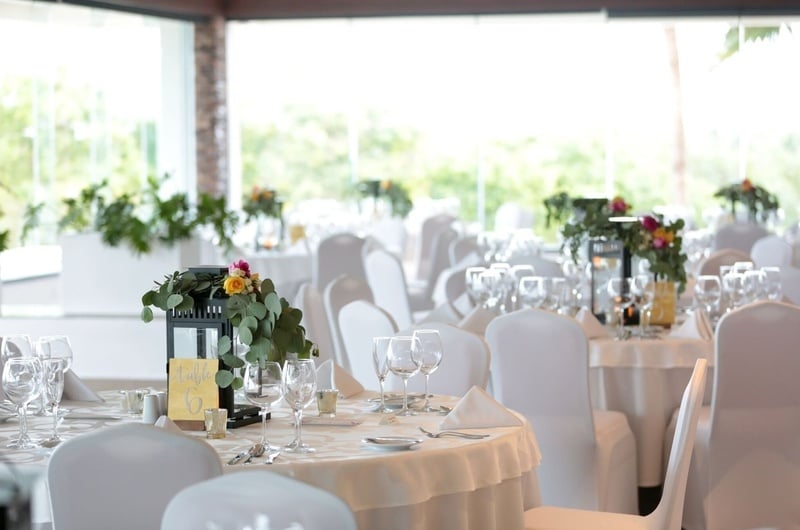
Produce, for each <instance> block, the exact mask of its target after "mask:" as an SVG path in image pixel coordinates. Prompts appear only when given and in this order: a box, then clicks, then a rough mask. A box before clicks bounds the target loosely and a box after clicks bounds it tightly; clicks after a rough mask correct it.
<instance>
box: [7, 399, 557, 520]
mask: <svg viewBox="0 0 800 530" xmlns="http://www.w3.org/2000/svg"><path fill="white" fill-rule="evenodd" d="M103 395H104V396H105V397H107V398H109V400H108V402H107V403H105V404H95V405H87V404H84V403H81V404H69V406H70V408H71V409H72V410H73V411H74V413H81V412H84V413H92V414H107V413H114V414H119V410H120V409H119V407H120V405H119V403H118V400H117V399H116V397H115V393H114V392H106V393H103ZM446 402H448V403H450V404H452V403H453V400H452V399H449V400H446ZM366 409H367V406H366V402H365V401H364V400H363V399H354V400H344V401H343V402H340V405H339V411H340V414H339V417H340V418H359V419H362V420H363V423H362V424H361V425H358V426H356V427H341V426H327V425H308V426H304V429H303V439H304V441H306V442H307V443H309V444H311V445H312V446H313V447H315V448H316V449H317V452H316V453H315V454H313V455H292V454H286V453H285V454H283V455H281V456H280V457H279V458H278V460H277V461H276V463H275V464H273V465H272V466H271V467H270V469H271V470H272V471H275V472H278V473H282V474H285V475H287V476H291V477H294V478H297V479H299V480H302V481H304V482H308V483H310V484H313V485H316V486H318V487H321V488H324V489H327V490H329V491H331V492H333V493H335V494H336V495H338V496H339V497H341V498H342V499H343V500H344V501H345V502H347V504H348V505H349V506H350V507H351V508H352V509H353V511H354V512H355V515H356V519H357V521H358V525H359V529H361V530H368V529H373V528H374V529H388V530H391V529H398V530H400V529H431V530H433V529H446V528H452V529H459V530H460V529H475V530H492V529H498V530H499V529H513V528H522V527H523V523H522V514H523V511H524V510H527V509H529V508H532V507H534V506H536V505H538V504H540V502H541V501H540V497H539V489H538V483H537V480H536V467H537V465H538V463H539V451H538V447H537V445H536V439H535V437H534V435H533V431H532V430H531V428H530V424H528V423H527V422H525V423H524V425H523V426H522V427H504V428H495V429H480V432H487V433H490V434H491V436H490V437H489V438H487V439H484V440H464V439H459V438H440V439H429V438H426V437H424V436H423V435H422V434H421V433H420V432H419V430H418V426H420V425H422V426H427V427H429V428H431V429H436V428H437V427H438V424H439V422H440V421H441V419H442V416H438V415H430V414H424V415H419V416H415V417H411V418H399V419H398V420H397V421H396V422H393V423H387V424H381V420H382V418H384V416H382V415H379V414H374V413H370V412H366ZM308 413H309V414H311V415H315V410H314V408H313V406H312V407H310V408H309V409H308ZM123 421H132V420H131V419H130V418H127V417H126V418H124V419H122V420H104V419H90V420H70V419H65V420H64V421H63V423H62V431H63V433H64V436H65V437H70V436H76V435H79V434H81V433H85V432H89V431H91V430H94V429H98V428H103V427H104V426H107V425H114V424H119V423H120V422H123ZM16 428H17V423H16V421H15V420H11V421H7V422H5V423H2V424H0V447H2V449H0V453H2V456H3V457H4V458H6V459H7V460H8V461H11V462H14V463H16V464H17V465H19V466H21V467H25V468H27V469H28V470H30V469H36V468H38V469H40V470H41V471H42V472H43V471H44V467H45V465H46V463H47V458H48V456H49V453H48V452H47V451H46V450H42V449H36V450H30V451H18V450H10V449H6V448H5V445H6V444H7V443H8V441H9V440H10V439H12V438H13V436H14V435H15V433H16ZM48 428H49V423H48V422H47V418H37V419H36V420H34V421H33V422H32V428H31V431H32V435H33V436H34V437H42V436H44V434H45V433H46V432H47V429H48ZM293 433H294V429H293V427H291V426H290V424H289V411H288V410H286V409H278V410H277V412H275V413H274V417H273V419H272V420H270V422H269V424H268V436H269V439H270V441H271V442H272V443H273V444H285V443H287V442H289V441H291V439H292V437H293ZM187 434H188V435H190V436H197V437H202V438H203V439H205V438H204V433H202V432H187ZM259 435H260V425H259V424H255V425H251V426H247V427H244V428H240V429H234V430H231V431H229V435H228V437H227V438H225V439H221V440H207V441H208V442H209V443H210V444H211V445H212V446H213V447H214V448H215V449H216V450H217V451H218V452H219V454H220V458H221V459H222V460H223V461H224V462H227V461H228V460H229V459H230V458H231V457H233V456H234V455H235V454H236V453H238V452H240V451H242V450H245V449H246V448H248V447H249V446H250V445H251V444H252V443H253V442H254V441H257V440H258V437H259ZM388 435H395V436H414V437H419V438H420V439H422V440H423V443H421V444H419V446H417V447H415V448H414V449H411V450H404V451H392V452H387V451H378V450H374V449H370V448H367V447H365V446H364V444H362V443H361V439H362V438H364V437H365V436H388ZM261 465H262V464H256V465H249V466H244V465H237V466H228V465H225V466H224V468H225V471H226V472H232V471H236V472H239V471H242V472H246V471H247V470H249V469H258V468H259V467H261ZM262 469H263V468H262ZM37 497H38V498H37V499H35V500H36V502H37V506H36V509H35V510H36V515H37V518H38V520H40V521H41V520H43V519H44V520H46V519H47V501H46V491H45V490H44V489H43V488H39V490H38V495H37ZM43 497H44V498H43Z"/></svg>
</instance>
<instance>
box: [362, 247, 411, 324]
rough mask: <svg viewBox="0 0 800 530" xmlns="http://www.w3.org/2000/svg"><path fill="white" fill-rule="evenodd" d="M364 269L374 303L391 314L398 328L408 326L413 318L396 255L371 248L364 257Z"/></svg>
mask: <svg viewBox="0 0 800 530" xmlns="http://www.w3.org/2000/svg"><path fill="white" fill-rule="evenodd" d="M364 270H365V271H366V273H367V283H368V284H369V288H370V289H371V290H372V295H373V297H374V302H375V304H376V305H378V306H379V307H382V308H383V309H385V310H386V312H387V313H389V314H390V315H392V318H393V319H394V321H395V322H396V323H397V326H398V327H399V328H400V329H403V328H406V327H408V326H410V325H411V324H412V322H413V318H412V316H411V305H410V304H409V301H408V287H407V285H406V276H405V272H404V271H403V265H402V263H400V260H399V259H398V258H397V256H395V255H394V254H392V253H391V252H389V251H387V250H382V249H380V250H373V251H372V252H370V253H369V255H367V257H366V258H364Z"/></svg>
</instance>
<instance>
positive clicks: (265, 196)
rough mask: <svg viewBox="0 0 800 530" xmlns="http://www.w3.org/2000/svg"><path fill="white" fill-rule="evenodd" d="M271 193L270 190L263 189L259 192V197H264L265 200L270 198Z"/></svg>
mask: <svg viewBox="0 0 800 530" xmlns="http://www.w3.org/2000/svg"><path fill="white" fill-rule="evenodd" d="M273 195H274V194H273V192H272V190H264V191H262V192H261V198H262V199H264V200H265V201H268V200H270V199H271V198H272V196H273Z"/></svg>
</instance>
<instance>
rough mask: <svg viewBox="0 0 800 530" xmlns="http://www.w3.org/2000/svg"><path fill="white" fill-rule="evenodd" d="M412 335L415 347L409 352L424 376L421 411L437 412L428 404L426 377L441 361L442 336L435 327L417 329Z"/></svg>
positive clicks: (428, 395)
mask: <svg viewBox="0 0 800 530" xmlns="http://www.w3.org/2000/svg"><path fill="white" fill-rule="evenodd" d="M413 337H414V338H416V339H417V340H416V341H415V342H414V345H415V349H413V350H412V352H411V353H412V354H413V355H414V356H415V357H416V361H417V363H418V364H419V371H420V372H422V375H424V376H425V404H424V405H423V406H422V411H423V412H439V409H438V408H433V407H431V406H430V397H431V395H430V394H428V379H430V377H431V374H432V373H433V372H435V371H436V370H437V369H438V368H439V364H441V362H442V353H443V351H444V348H443V347H442V338H441V337H440V336H439V331H438V330H435V329H418V330H416V331H414V334H413Z"/></svg>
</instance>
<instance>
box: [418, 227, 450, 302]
mask: <svg viewBox="0 0 800 530" xmlns="http://www.w3.org/2000/svg"><path fill="white" fill-rule="evenodd" d="M457 237H458V232H457V231H456V230H455V229H454V228H451V227H444V228H443V229H442V230H440V231H439V232H438V233H437V234H436V236H435V237H434V239H433V243H432V245H431V252H430V257H429V268H428V273H427V276H426V277H425V278H424V279H423V280H422V281H415V282H411V283H410V284H409V287H408V293H409V303H410V304H411V310H412V311H422V310H425V309H431V308H432V307H433V291H434V289H435V288H436V282H437V280H438V279H439V276H440V275H441V274H442V272H444V271H445V270H447V268H448V267H449V266H450V243H452V242H453V241H455V240H456V238H457Z"/></svg>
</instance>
